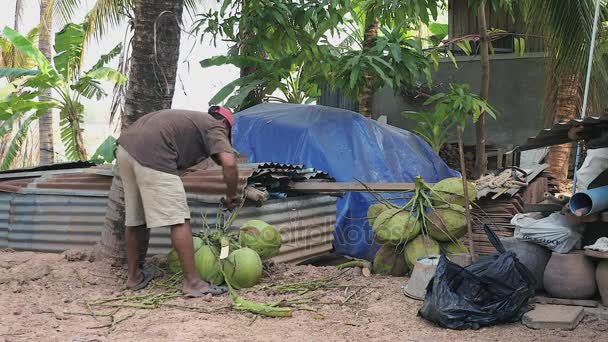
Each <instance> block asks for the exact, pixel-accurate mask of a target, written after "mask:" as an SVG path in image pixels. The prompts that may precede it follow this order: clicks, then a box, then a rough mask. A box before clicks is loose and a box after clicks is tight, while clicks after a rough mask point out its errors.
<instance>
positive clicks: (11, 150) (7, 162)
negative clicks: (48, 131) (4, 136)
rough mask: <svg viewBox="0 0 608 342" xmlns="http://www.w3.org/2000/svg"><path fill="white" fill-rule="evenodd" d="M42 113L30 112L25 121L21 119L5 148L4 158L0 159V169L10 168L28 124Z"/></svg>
mask: <svg viewBox="0 0 608 342" xmlns="http://www.w3.org/2000/svg"><path fill="white" fill-rule="evenodd" d="M42 114H44V112H40V113H39V112H36V113H34V114H31V115H30V116H29V117H28V118H27V119H25V121H23V123H22V124H21V127H19V129H18V130H17V132H15V136H14V137H13V140H12V141H11V144H10V145H9V147H8V148H7V149H6V152H5V155H4V158H3V159H2V164H0V170H8V169H10V168H11V165H13V161H14V160H15V158H16V157H17V155H18V154H19V151H20V150H21V145H22V144H23V141H24V140H25V138H26V137H27V133H28V131H29V128H30V125H31V124H32V122H34V121H35V120H38V119H39V118H40V116H41V115H42Z"/></svg>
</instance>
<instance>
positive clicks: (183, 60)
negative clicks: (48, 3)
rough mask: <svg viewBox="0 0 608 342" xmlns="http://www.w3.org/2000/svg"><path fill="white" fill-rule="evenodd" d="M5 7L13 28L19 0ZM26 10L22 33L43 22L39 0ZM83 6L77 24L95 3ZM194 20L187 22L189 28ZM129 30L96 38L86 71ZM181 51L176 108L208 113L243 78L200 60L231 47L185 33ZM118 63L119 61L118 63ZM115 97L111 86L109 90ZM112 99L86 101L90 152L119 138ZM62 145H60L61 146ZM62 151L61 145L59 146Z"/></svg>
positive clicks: (0, 22) (2, 15)
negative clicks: (111, 120) (231, 84)
mask: <svg viewBox="0 0 608 342" xmlns="http://www.w3.org/2000/svg"><path fill="white" fill-rule="evenodd" d="M0 3H2V4H3V5H4V4H6V5H5V6H3V7H4V10H3V11H0V27H1V28H4V26H6V25H9V26H11V27H12V26H13V21H14V15H15V0H0ZM24 3H25V8H24V12H23V14H24V15H23V22H22V24H21V27H20V30H19V31H20V32H21V33H24V32H27V31H29V30H30V29H32V28H33V27H35V26H36V25H37V24H38V22H39V18H40V17H39V6H38V3H39V0H24ZM83 3H84V4H85V5H88V6H82V8H81V9H80V10H79V11H78V13H76V16H75V18H74V19H73V21H74V22H79V21H81V20H83V19H84V16H85V14H86V12H87V8H90V6H91V5H92V4H94V3H95V1H94V0H83ZM190 23H191V21H186V27H188V25H189V24H190ZM62 26H63V24H61V23H56V24H55V27H54V28H53V29H54V30H55V31H59V30H60V29H61V28H62ZM126 30H127V27H126V24H124V25H122V26H120V27H116V28H114V29H112V30H110V31H109V32H108V33H107V34H106V35H105V36H104V37H103V38H102V39H101V40H95V39H93V40H92V41H91V42H90V43H89V44H88V47H87V50H86V55H85V61H84V69H85V70H86V69H87V68H89V67H91V66H92V65H93V64H95V63H96V62H97V60H98V59H99V57H100V56H101V55H102V54H105V53H107V52H108V51H110V50H111V49H112V48H113V47H114V46H116V45H117V44H118V43H119V42H122V41H123V40H124V37H125V33H126ZM181 39H182V40H181V48H180V59H179V67H178V80H177V83H176V89H175V96H174V100H173V108H181V109H192V110H203V111H204V110H206V109H207V108H208V107H209V105H208V102H209V100H210V99H211V98H212V97H213V95H215V93H217V91H218V90H219V89H221V87H223V86H224V85H225V84H227V83H228V82H230V81H232V80H234V79H235V78H237V77H238V75H239V70H238V69H237V68H234V67H231V66H224V67H213V68H209V69H203V68H201V67H200V66H199V64H198V63H199V61H201V60H203V59H205V58H209V57H212V56H216V55H223V54H225V53H226V51H227V44H226V43H224V42H221V41H219V40H218V42H217V43H218V46H217V47H215V46H212V45H211V44H210V41H209V40H206V41H204V42H202V43H201V42H200V40H199V39H198V38H196V37H192V36H190V35H188V34H186V33H182V37H181ZM115 64H116V61H115ZM108 90H109V91H110V92H109V93H110V94H111V87H109V88H108ZM110 103H111V96H108V97H107V98H106V99H104V100H102V101H87V102H85V127H84V129H85V141H86V143H87V149H88V150H89V153H92V152H93V151H94V150H95V149H96V147H97V146H98V145H99V144H100V143H101V142H102V141H103V140H104V139H105V138H106V137H107V136H108V135H111V134H113V135H115V132H113V128H112V127H110V125H109V123H108V120H109V109H110ZM57 121H58V119H56V120H55V122H56V126H57V127H56V129H55V140H56V141H57V140H58V139H59V133H58V132H59V126H58V124H57ZM59 145H60V144H59ZM57 148H58V149H59V150H61V146H57Z"/></svg>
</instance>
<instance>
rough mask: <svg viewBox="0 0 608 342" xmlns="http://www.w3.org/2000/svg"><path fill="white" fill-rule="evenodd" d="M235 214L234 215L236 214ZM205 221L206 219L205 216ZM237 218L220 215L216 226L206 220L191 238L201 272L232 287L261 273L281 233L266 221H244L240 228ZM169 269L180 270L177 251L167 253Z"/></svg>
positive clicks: (246, 284) (256, 278)
mask: <svg viewBox="0 0 608 342" xmlns="http://www.w3.org/2000/svg"><path fill="white" fill-rule="evenodd" d="M233 216H234V215H233ZM205 221H206V220H205ZM233 221H234V218H232V219H231V220H229V222H225V223H223V222H222V220H221V218H220V217H219V216H218V220H217V221H216V222H220V223H218V224H217V225H216V227H215V229H213V230H212V228H211V227H210V226H209V225H208V224H207V223H206V222H205V224H204V228H203V231H202V232H201V234H199V235H198V236H194V237H193V238H192V242H193V245H194V263H195V267H196V271H197V273H198V275H199V276H200V277H201V279H203V280H204V281H206V282H209V283H211V284H214V285H220V284H223V283H226V284H228V285H230V287H231V288H235V289H242V288H249V287H252V286H254V285H255V284H257V283H258V281H259V280H260V278H261V277H262V271H263V262H264V261H266V260H268V259H270V258H272V257H274V256H276V255H277V254H278V253H279V249H280V248H281V235H280V234H279V232H278V230H277V229H276V228H274V227H273V226H271V225H269V224H267V223H266V222H263V221H260V220H251V221H247V222H245V223H244V224H243V225H242V226H241V227H240V229H239V231H238V232H233V231H232V230H231V229H230V227H231V225H232V223H233ZM168 264H169V271H170V272H173V273H177V272H180V271H181V268H180V263H179V259H178V256H177V252H176V251H175V250H173V249H172V250H171V251H170V252H169V255H168Z"/></svg>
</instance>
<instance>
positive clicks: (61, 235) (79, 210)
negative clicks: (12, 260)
mask: <svg viewBox="0 0 608 342" xmlns="http://www.w3.org/2000/svg"><path fill="white" fill-rule="evenodd" d="M106 201H107V198H106V197H103V196H82V195H81V196H74V195H43V194H37V193H16V194H15V197H14V198H13V200H12V201H11V206H10V218H9V225H8V247H9V248H12V249H15V250H27V251H36V252H62V251H64V250H66V249H70V248H77V247H86V246H91V245H93V244H95V243H96V242H97V241H99V237H100V236H101V230H102V229H103V226H104V220H105V211H106Z"/></svg>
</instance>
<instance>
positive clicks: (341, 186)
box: [287, 182, 415, 193]
mask: <svg viewBox="0 0 608 342" xmlns="http://www.w3.org/2000/svg"><path fill="white" fill-rule="evenodd" d="M366 186H367V187H366ZM287 187H288V188H289V189H290V190H293V191H296V192H303V193H339V192H370V190H369V189H372V190H373V191H376V192H405V191H412V190H414V188H415V186H414V183H365V186H363V184H361V183H328V182H297V183H296V182H292V183H289V185H288V186H287Z"/></svg>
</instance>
